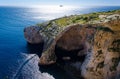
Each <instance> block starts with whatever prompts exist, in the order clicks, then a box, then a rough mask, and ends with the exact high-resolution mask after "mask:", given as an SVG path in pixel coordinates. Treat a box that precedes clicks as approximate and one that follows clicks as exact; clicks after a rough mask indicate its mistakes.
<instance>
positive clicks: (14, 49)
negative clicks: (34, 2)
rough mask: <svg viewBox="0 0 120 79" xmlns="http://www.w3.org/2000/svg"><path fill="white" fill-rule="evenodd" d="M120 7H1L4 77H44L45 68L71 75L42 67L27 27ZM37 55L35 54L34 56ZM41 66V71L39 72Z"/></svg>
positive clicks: (0, 75) (61, 75)
mask: <svg viewBox="0 0 120 79" xmlns="http://www.w3.org/2000/svg"><path fill="white" fill-rule="evenodd" d="M117 9H120V6H104V7H89V8H74V9H65V10H63V9H60V10H58V11H57V12H56V11H54V9H53V11H51V10H52V9H51V10H49V9H48V10H44V9H42V8H23V7H5V6H4V7H3V6H1V7H0V79H40V74H41V72H42V70H44V72H47V73H49V74H51V75H53V77H55V78H56V79H70V78H69V76H67V74H66V73H65V72H64V71H60V70H59V68H57V67H54V68H51V69H46V70H45V69H41V68H39V67H38V65H37V64H38V61H39V58H38V56H37V55H36V54H35V53H37V52H40V51H39V50H38V49H36V50H34V49H33V48H30V47H29V46H28V44H27V43H26V41H25V38H24V35H23V29H24V28H25V27H27V26H31V25H35V24H37V23H41V22H44V21H47V20H50V19H54V18H59V17H62V16H66V15H74V14H84V13H91V12H101V11H109V10H117ZM31 57H33V58H31ZM39 69H40V72H39Z"/></svg>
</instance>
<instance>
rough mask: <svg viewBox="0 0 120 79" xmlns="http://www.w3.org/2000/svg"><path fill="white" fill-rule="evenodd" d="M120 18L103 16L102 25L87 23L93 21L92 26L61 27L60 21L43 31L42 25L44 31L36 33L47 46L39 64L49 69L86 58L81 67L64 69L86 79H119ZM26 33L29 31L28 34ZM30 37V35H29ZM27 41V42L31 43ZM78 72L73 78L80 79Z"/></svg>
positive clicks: (48, 25)
mask: <svg viewBox="0 0 120 79" xmlns="http://www.w3.org/2000/svg"><path fill="white" fill-rule="evenodd" d="M119 16H120V15H119V14H114V15H111V14H109V15H104V16H103V15H101V16H99V19H100V21H92V20H90V21H89V22H87V23H91V21H92V22H93V24H75V25H73V24H72V25H69V26H66V27H63V26H62V27H59V25H60V24H59V23H58V20H57V21H56V20H53V21H50V22H47V24H46V26H44V27H42V25H40V26H41V27H42V28H41V27H40V26H39V27H38V28H41V29H39V30H37V31H38V32H39V33H40V38H43V40H44V42H45V44H44V49H43V53H42V55H41V57H40V62H39V63H40V64H41V65H49V64H53V63H56V61H57V60H59V59H63V60H74V59H75V58H79V59H82V57H83V56H85V57H84V59H83V61H78V63H80V64H77V65H76V63H70V64H67V66H66V65H65V66H64V67H66V68H65V69H68V70H69V71H70V70H74V71H75V72H77V73H78V74H79V75H80V74H81V76H82V77H84V79H119V78H120V74H119V73H120V21H119V20H120V17H119ZM108 19H109V21H106V20H108ZM56 23H58V24H56ZM29 31H30V30H29ZM25 32H27V31H26V30H25ZM38 32H37V33H38ZM54 32H55V33H54ZM30 33H31V32H30ZM30 33H29V32H28V33H26V35H29V34H30ZM35 33H36V32H35ZM35 33H34V34H35ZM31 35H32V34H31ZM33 38H36V37H32V38H30V37H29V39H33ZM26 39H27V40H28V42H30V41H31V40H30V41H29V39H28V38H26ZM56 50H60V51H56ZM68 66H70V68H69V67H68ZM78 66H79V67H78ZM71 72H73V71H71ZM75 72H74V73H73V75H74V76H76V75H77V73H76V74H75ZM81 76H78V75H77V77H78V79H79V78H80V77H81Z"/></svg>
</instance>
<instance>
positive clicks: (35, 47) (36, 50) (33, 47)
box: [27, 43, 44, 57]
mask: <svg viewBox="0 0 120 79" xmlns="http://www.w3.org/2000/svg"><path fill="white" fill-rule="evenodd" d="M43 45H44V43H39V44H30V43H27V50H28V51H29V53H30V54H37V55H38V56H39V57H40V56H41V53H42V51H43Z"/></svg>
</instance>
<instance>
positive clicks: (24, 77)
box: [13, 54, 55, 79]
mask: <svg viewBox="0 0 120 79" xmlns="http://www.w3.org/2000/svg"><path fill="white" fill-rule="evenodd" d="M23 55H24V56H26V61H25V62H23V63H22V64H21V66H20V67H19V69H18V71H17V72H16V74H14V76H13V79H55V78H54V77H53V76H52V75H50V74H49V73H46V72H44V73H41V72H40V71H39V66H38V62H39V57H38V56H37V55H36V54H23Z"/></svg>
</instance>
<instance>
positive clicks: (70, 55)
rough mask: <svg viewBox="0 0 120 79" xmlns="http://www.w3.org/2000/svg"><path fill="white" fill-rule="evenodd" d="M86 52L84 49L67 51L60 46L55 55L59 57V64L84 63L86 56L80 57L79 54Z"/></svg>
mask: <svg viewBox="0 0 120 79" xmlns="http://www.w3.org/2000/svg"><path fill="white" fill-rule="evenodd" d="M82 50H84V47H82V48H80V49H75V50H70V51H68V50H65V49H63V48H61V47H59V46H57V45H56V46H55V54H56V57H57V62H64V61H70V62H77V61H78V62H84V60H85V56H86V55H81V56H78V53H79V52H80V51H82Z"/></svg>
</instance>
